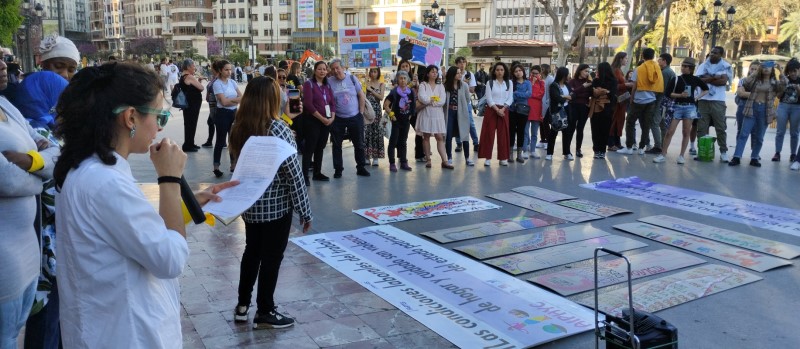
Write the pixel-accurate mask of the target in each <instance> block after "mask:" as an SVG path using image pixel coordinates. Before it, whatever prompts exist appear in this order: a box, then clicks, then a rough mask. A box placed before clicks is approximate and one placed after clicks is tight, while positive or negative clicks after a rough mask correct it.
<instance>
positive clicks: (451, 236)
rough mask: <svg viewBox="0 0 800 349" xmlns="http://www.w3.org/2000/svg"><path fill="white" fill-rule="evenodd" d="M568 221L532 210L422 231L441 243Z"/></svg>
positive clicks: (424, 234)
mask: <svg viewBox="0 0 800 349" xmlns="http://www.w3.org/2000/svg"><path fill="white" fill-rule="evenodd" d="M562 223H567V221H565V220H563V219H560V218H556V217H553V216H548V215H546V214H544V213H539V212H531V213H528V214H526V215H525V216H524V217H523V216H520V217H514V218H506V219H498V220H496V221H491V222H484V223H478V224H470V225H464V226H460V227H454V228H447V229H439V230H433V231H428V232H424V233H420V235H423V236H427V237H429V238H431V239H434V240H436V241H438V242H441V243H448V242H454V241H461V240H469V239H475V238H480V237H484V236H491V235H499V234H505V233H510V232H514V231H519V230H525V229H533V228H539V227H546V226H548V225H554V224H562Z"/></svg>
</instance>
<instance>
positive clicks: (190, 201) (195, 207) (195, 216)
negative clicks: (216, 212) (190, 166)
mask: <svg viewBox="0 0 800 349" xmlns="http://www.w3.org/2000/svg"><path fill="white" fill-rule="evenodd" d="M181 199H183V203H184V205H186V209H187V210H189V215H190V216H192V221H193V222H194V223H195V224H200V223H203V222H205V221H206V214H205V213H203V208H201V207H200V203H199V202H197V199H196V198H195V197H194V192H192V188H190V187H189V183H187V182H186V178H184V177H183V176H181Z"/></svg>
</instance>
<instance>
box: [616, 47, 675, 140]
mask: <svg viewBox="0 0 800 349" xmlns="http://www.w3.org/2000/svg"><path fill="white" fill-rule="evenodd" d="M655 55H656V51H655V50H653V49H652V48H646V49H644V51H642V58H643V59H644V63H642V64H640V65H639V67H637V68H636V70H634V72H633V76H632V80H633V82H634V83H635V85H634V87H633V92H632V93H633V104H631V107H630V110H629V111H628V117H627V119H626V120H625V148H622V149H620V150H618V151H617V152H618V153H621V154H626V155H630V154H633V153H634V152H636V150H637V147H636V144H634V139H635V138H636V120H639V127H641V129H642V136H641V137H640V139H639V147H638V151H639V155H644V151H645V149H644V148H645V146H647V144H648V143H650V125H651V124H652V121H653V118H654V117H655V113H656V93H663V92H664V77H663V76H662V75H661V68H660V67H659V66H658V63H656V62H655V61H654V60H653V58H655ZM653 131H654V132H656V130H653ZM659 132H660V131H659Z"/></svg>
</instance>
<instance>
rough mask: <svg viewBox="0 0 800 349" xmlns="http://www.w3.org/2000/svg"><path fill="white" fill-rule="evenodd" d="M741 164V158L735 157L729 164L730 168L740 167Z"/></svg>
mask: <svg viewBox="0 0 800 349" xmlns="http://www.w3.org/2000/svg"><path fill="white" fill-rule="evenodd" d="M740 163H741V160H739V158H737V157H735V156H734V157H733V159H731V161H729V162H728V166H739V164H740Z"/></svg>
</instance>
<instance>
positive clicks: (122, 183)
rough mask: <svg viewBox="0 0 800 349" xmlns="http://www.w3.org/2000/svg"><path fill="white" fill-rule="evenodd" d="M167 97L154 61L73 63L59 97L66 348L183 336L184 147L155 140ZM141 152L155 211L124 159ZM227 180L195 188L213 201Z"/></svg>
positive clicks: (175, 341) (202, 199)
mask: <svg viewBox="0 0 800 349" xmlns="http://www.w3.org/2000/svg"><path fill="white" fill-rule="evenodd" d="M167 105H168V104H167V103H166V101H165V99H164V94H163V92H162V82H161V79H160V78H159V77H158V75H156V72H155V71H149V70H147V69H146V68H144V67H142V66H140V65H135V64H129V63H108V64H104V65H102V66H100V67H91V68H84V69H82V70H81V71H80V72H78V73H77V74H76V75H75V76H74V77H73V79H72V81H70V84H69V85H68V86H67V88H66V89H65V90H64V93H63V94H62V98H61V99H60V100H59V103H58V105H57V106H56V111H57V114H58V118H57V119H56V128H55V134H56V136H57V137H60V138H61V139H62V140H63V142H64V146H63V147H62V148H61V150H62V152H61V156H59V158H58V162H57V163H56V166H55V169H54V171H53V176H54V177H55V182H56V183H55V184H56V190H57V193H56V207H58V210H57V211H56V227H57V230H58V232H59V234H60V240H59V245H58V251H59V265H58V269H57V271H56V273H57V277H58V282H59V283H58V290H59V294H60V295H59V296H60V308H59V312H60V316H61V320H62V321H61V335H62V342H63V346H64V347H65V348H109V347H115V346H118V343H119V340H120V338H124V340H125V342H126V346H127V347H131V348H179V347H181V346H182V343H183V341H182V338H181V315H180V314H181V313H180V309H181V304H180V286H179V284H178V277H179V276H180V275H181V273H182V272H183V268H184V267H185V266H186V263H187V260H188V258H189V247H188V245H187V243H186V238H185V237H186V230H185V227H184V224H185V223H184V222H185V220H184V218H183V215H182V213H181V211H182V208H181V205H182V204H181V195H180V182H181V176H182V174H183V170H184V165H185V163H186V154H185V153H183V151H181V148H180V146H179V145H178V144H176V143H175V142H173V141H171V140H169V139H167V138H164V139H162V140H161V141H159V142H157V143H155V144H154V140H155V139H156V136H157V134H158V132H159V131H160V130H161V129H162V128H163V127H164V125H166V123H167V121H168V120H169V111H168V109H167V108H166V106H167ZM145 153H149V154H150V159H151V161H152V162H153V166H154V167H155V172H156V173H157V175H158V191H159V207H158V211H156V210H155V209H154V208H153V206H152V205H151V204H150V203H149V202H148V201H147V199H146V198H145V195H144V193H142V191H141V189H140V188H139V186H138V185H137V184H136V180H135V179H134V177H133V174H132V172H131V166H130V164H129V163H128V158H129V156H130V155H131V154H145ZM154 180H155V178H154ZM233 185H236V183H235V182H226V183H221V184H217V185H213V186H211V187H209V188H208V189H206V190H204V191H202V192H198V193H196V194H195V197H196V199H197V201H198V202H199V203H200V204H201V205H203V204H205V203H207V202H209V201H211V200H215V201H219V200H220V198H219V196H217V195H216V194H217V193H218V192H219V191H221V190H223V189H225V188H228V187H231V186H233ZM36 265H38V263H36Z"/></svg>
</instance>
